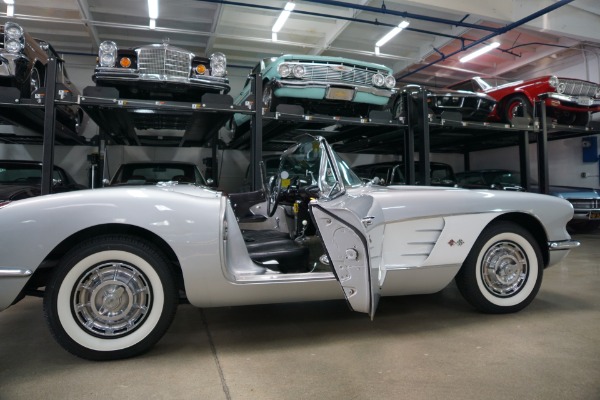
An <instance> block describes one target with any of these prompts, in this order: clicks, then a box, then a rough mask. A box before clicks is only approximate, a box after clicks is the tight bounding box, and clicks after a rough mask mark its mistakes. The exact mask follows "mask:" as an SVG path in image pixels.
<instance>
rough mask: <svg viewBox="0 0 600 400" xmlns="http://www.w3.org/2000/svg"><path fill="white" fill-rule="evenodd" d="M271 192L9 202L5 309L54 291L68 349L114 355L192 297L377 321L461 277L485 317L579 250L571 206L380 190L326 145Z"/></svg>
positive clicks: (142, 189)
mask: <svg viewBox="0 0 600 400" xmlns="http://www.w3.org/2000/svg"><path fill="white" fill-rule="evenodd" d="M263 176H266V174H263ZM265 181H266V179H265ZM264 190H265V191H266V192H267V196H266V201H265V202H264V203H261V204H253V203H252V202H250V201H248V200H249V199H251V198H252V197H253V196H254V195H255V194H254V193H242V194H238V195H237V196H235V197H234V196H233V195H230V196H229V197H228V196H224V195H223V194H222V193H220V192H218V191H214V190H211V189H209V188H206V187H197V186H193V185H178V184H175V183H162V184H161V183H159V184H158V185H157V186H137V187H131V186H123V187H111V188H104V189H96V190H86V191H79V192H72V193H64V194H63V193H61V194H55V195H48V196H42V197H37V198H33V199H25V200H21V201H18V202H13V203H9V204H8V205H4V206H2V207H1V208H0V237H2V246H1V247H0V263H1V264H0V310H3V309H5V308H6V307H8V306H10V305H11V304H13V303H15V302H16V301H18V300H19V299H20V298H22V296H25V295H27V294H37V295H43V297H44V301H43V304H44V314H45V317H46V319H47V322H48V325H49V327H50V330H51V332H52V334H53V336H54V337H55V339H56V340H57V341H58V342H59V343H60V344H61V345H62V346H63V347H64V348H65V349H66V350H68V351H70V352H72V353H73V354H76V355H77V356H80V357H83V358H88V359H93V360H106V359H117V358H124V357H130V356H134V355H137V354H140V353H142V352H144V351H146V350H148V349H149V348H150V347H151V346H153V344H155V343H156V342H157V341H158V340H159V339H160V338H161V337H162V336H163V334H164V333H165V331H166V330H167V329H168V327H169V325H170V323H171V321H172V319H173V316H174V314H175V312H176V309H177V304H178V302H179V301H180V298H181V297H182V296H185V300H186V301H188V302H189V303H191V304H192V305H194V306H198V307H218V306H233V305H244V304H261V303H263V304H264V303H275V302H297V301H309V300H324V299H341V298H344V297H345V298H346V299H347V302H348V304H349V306H350V308H351V309H352V310H354V311H358V312H363V313H367V314H369V315H370V316H371V317H373V316H374V313H375V309H376V308H377V303H378V301H379V298H380V296H392V295H406V294H423V293H434V292H437V291H440V290H442V289H443V288H444V287H446V286H447V285H448V284H449V283H450V281H452V279H455V280H456V283H457V286H458V288H459V290H460V292H461V293H462V294H463V296H464V297H465V298H466V299H467V300H468V301H469V302H470V303H471V304H472V305H473V306H474V307H476V308H478V309H479V310H481V311H484V312H490V313H509V312H515V311H518V310H521V309H522V308H524V307H525V306H527V305H528V304H529V303H530V302H531V301H532V300H533V299H534V297H535V296H536V294H537V292H538V289H539V288H540V285H541V282H542V275H543V271H544V268H546V267H549V266H551V265H553V264H556V263H557V262H559V261H561V260H562V259H563V258H564V257H565V256H566V255H567V253H568V252H569V250H570V249H571V248H573V247H576V246H577V245H578V244H579V243H578V242H576V241H574V240H572V239H571V238H570V236H569V234H568V233H567V231H566V229H565V225H566V223H567V221H568V220H570V219H571V216H572V215H573V208H572V206H571V205H570V204H569V203H568V202H567V201H565V200H563V199H559V198H556V197H553V196H545V195H538V194H532V193H522V192H503V191H473V190H465V189H456V188H443V187H417V186H397V187H381V186H375V185H369V184H366V183H364V182H363V181H362V180H361V179H360V178H358V177H357V176H356V175H355V174H354V173H353V172H352V170H351V169H350V168H349V167H348V165H347V164H346V163H345V162H344V161H343V160H342V159H341V158H340V156H339V155H337V154H336V153H335V152H334V151H333V150H332V149H331V147H330V146H329V145H328V143H327V142H326V141H325V139H323V138H321V137H311V136H306V137H304V138H302V139H299V140H298V142H297V143H296V144H294V145H293V146H292V147H290V148H289V149H288V150H286V151H285V152H284V153H283V155H282V157H281V162H280V166H279V170H278V172H277V175H276V176H273V177H271V179H270V180H269V181H268V183H267V184H265V188H264ZM248 212H250V213H255V214H256V213H261V214H264V216H265V217H268V218H271V219H270V223H269V224H268V229H266V228H264V227H265V224H263V223H258V224H257V227H260V228H263V229H253V230H251V229H244V230H242V229H241V228H240V225H239V224H238V220H237V217H238V216H239V215H243V214H245V213H248ZM304 216H306V218H304ZM248 225H252V224H248ZM41 288H44V290H43V291H42V290H41Z"/></svg>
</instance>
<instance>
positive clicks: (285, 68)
mask: <svg viewBox="0 0 600 400" xmlns="http://www.w3.org/2000/svg"><path fill="white" fill-rule="evenodd" d="M277 72H279V75H281V77H282V78H287V77H288V76H290V74H291V73H292V68H290V65H289V64H279V66H278V67H277Z"/></svg>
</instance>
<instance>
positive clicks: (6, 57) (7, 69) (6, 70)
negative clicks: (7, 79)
mask: <svg viewBox="0 0 600 400" xmlns="http://www.w3.org/2000/svg"><path fill="white" fill-rule="evenodd" d="M17 62H29V59H28V58H27V57H25V56H24V55H22V54H14V53H9V52H7V51H0V76H15V71H16V65H17Z"/></svg>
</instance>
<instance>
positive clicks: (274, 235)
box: [242, 230, 309, 273]
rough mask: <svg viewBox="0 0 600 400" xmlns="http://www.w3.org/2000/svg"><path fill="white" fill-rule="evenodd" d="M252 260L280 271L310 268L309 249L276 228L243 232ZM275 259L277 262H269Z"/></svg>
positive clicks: (296, 270) (303, 270) (298, 270)
mask: <svg viewBox="0 0 600 400" xmlns="http://www.w3.org/2000/svg"><path fill="white" fill-rule="evenodd" d="M242 236H243V237H244V242H245V243H246V248H247V249H248V254H249V255H250V258H251V259H252V261H254V262H256V263H258V264H261V265H263V266H264V267H266V268H268V269H271V270H274V271H280V272H284V273H287V272H305V271H307V270H308V267H309V266H308V260H309V249H308V247H304V246H302V245H301V244H300V243H297V242H296V241H294V240H292V239H291V238H290V235H289V234H287V233H285V232H280V231H276V230H262V231H259V230H254V231H244V232H242ZM272 260H275V261H277V263H269V261H272Z"/></svg>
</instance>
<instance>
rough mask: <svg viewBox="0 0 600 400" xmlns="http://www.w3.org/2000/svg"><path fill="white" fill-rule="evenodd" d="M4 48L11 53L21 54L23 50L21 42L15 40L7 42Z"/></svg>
mask: <svg viewBox="0 0 600 400" xmlns="http://www.w3.org/2000/svg"><path fill="white" fill-rule="evenodd" d="M4 47H5V48H6V51H8V52H9V53H19V52H20V51H21V49H22V46H21V42H20V41H19V40H14V39H13V40H8V41H6V43H5V44H4Z"/></svg>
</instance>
